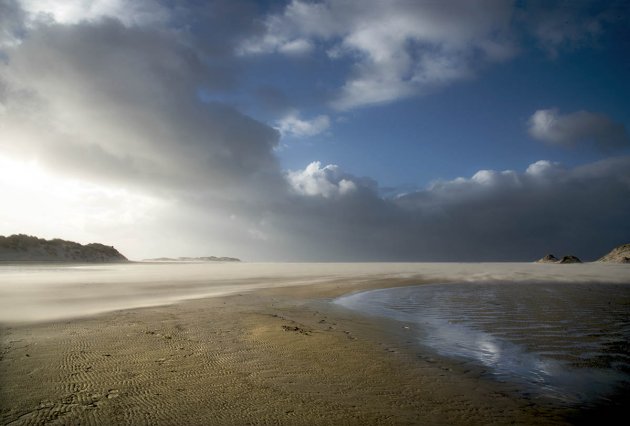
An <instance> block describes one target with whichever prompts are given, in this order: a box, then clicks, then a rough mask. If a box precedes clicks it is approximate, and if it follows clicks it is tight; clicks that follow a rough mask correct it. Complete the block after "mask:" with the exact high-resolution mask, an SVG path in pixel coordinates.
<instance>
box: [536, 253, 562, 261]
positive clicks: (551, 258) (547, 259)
mask: <svg viewBox="0 0 630 426" xmlns="http://www.w3.org/2000/svg"><path fill="white" fill-rule="evenodd" d="M558 261H559V260H558V258H557V257H556V256H554V255H553V254H548V255H546V256H545V257H543V258H542V259H538V260H537V262H538V263H556V262H558Z"/></svg>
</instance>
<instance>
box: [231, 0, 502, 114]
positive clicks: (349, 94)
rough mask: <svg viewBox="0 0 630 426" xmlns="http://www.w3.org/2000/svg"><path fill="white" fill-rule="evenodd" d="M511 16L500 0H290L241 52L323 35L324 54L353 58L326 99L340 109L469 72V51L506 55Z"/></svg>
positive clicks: (279, 48)
mask: <svg viewBox="0 0 630 426" xmlns="http://www.w3.org/2000/svg"><path fill="white" fill-rule="evenodd" d="M480 3H481V4H480ZM510 17H511V6H510V4H509V3H508V2H504V1H501V0H484V1H482V2H475V3H471V2H469V1H464V0H461V1H459V0H458V1H450V2H410V1H404V0H396V1H390V2H382V1H379V0H369V1H360V2H359V1H356V2H352V1H351V2H348V1H345V0H326V1H323V2H305V1H301V0H293V1H292V2H291V3H289V4H288V5H287V7H286V8H285V10H284V11H283V12H282V13H281V14H278V15H273V16H269V17H268V18H267V19H266V21H265V25H266V33H265V34H264V35H263V36H262V37H259V38H255V39H254V38H252V39H249V40H247V41H246V42H245V43H244V44H243V45H242V46H241V52H242V53H245V54H247V53H256V54H260V53H269V52H276V51H282V50H283V48H284V46H286V44H287V43H291V42H292V40H305V41H306V40H310V41H311V42H312V41H313V40H321V41H323V42H324V43H325V44H326V46H327V47H326V49H327V51H328V53H329V57H331V58H333V59H334V58H340V57H343V56H347V57H349V58H351V59H352V60H354V61H355V72H354V74H353V76H352V77H351V78H349V79H348V80H347V81H346V83H345V84H344V85H343V87H342V88H341V90H340V94H339V96H338V97H337V99H335V100H334V102H333V106H334V107H335V108H337V109H341V110H344V109H350V108H354V107H359V106H363V105H369V104H375V103H383V102H390V101H393V100H396V99H399V98H402V97H406V96H410V95H413V94H417V93H419V92H422V91H424V90H428V89H431V88H433V87H435V86H438V85H441V84H447V83H450V82H452V81H455V80H459V79H462V78H466V77H468V76H470V75H472V74H473V73H474V68H475V65H474V63H473V62H474V61H473V59H474V60H478V59H479V58H483V59H484V60H490V61H494V60H502V59H505V58H507V57H509V56H510V55H511V52H512V51H513V49H512V47H511V41H510V39H509V37H507V36H506V35H505V30H506V28H507V26H508V24H509V21H510Z"/></svg>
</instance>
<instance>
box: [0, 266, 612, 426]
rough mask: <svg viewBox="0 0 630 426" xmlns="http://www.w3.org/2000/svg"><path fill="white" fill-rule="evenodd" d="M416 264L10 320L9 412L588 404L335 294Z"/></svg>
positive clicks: (417, 420)
mask: <svg viewBox="0 0 630 426" xmlns="http://www.w3.org/2000/svg"><path fill="white" fill-rule="evenodd" d="M561 267H562V266H561ZM527 268H529V266H528V267H527ZM582 271H586V270H582ZM615 271H616V270H615ZM554 273H555V272H554ZM582 273H584V272H580V274H582ZM615 273H617V272H615ZM403 275H404V276H397V277H394V278H382V277H377V276H374V277H372V278H369V277H366V276H361V277H359V278H357V277H356V276H355V277H352V276H349V275H348V276H343V277H337V278H329V279H327V280H325V281H323V282H319V283H316V284H313V283H310V284H308V285H305V284H303V283H302V285H299V286H285V287H280V288H266V289H257V290H255V291H250V292H247V293H245V292H243V293H240V294H239V293H237V294H231V295H226V296H220V297H212V298H205V299H197V300H187V301H182V302H179V303H176V304H171V305H167V306H154V307H144V308H134V309H127V310H120V311H113V312H107V313H101V314H95V315H90V316H86V317H83V318H74V319H63V320H49V321H40V322H37V323H32V322H31V323H28V322H27V323H21V324H20V323H12V324H10V323H7V322H5V323H4V325H2V326H1V331H0V332H1V338H2V352H1V355H0V384H1V387H0V422H1V423H2V424H565V423H567V421H568V419H575V418H576V417H575V416H576V412H575V410H570V409H560V408H558V407H552V406H547V405H544V404H537V403H534V402H533V401H531V400H529V399H527V398H524V397H522V396H520V395H518V394H517V393H515V392H513V390H512V389H510V388H509V387H508V386H503V385H502V384H501V383H497V382H493V381H491V380H480V379H479V377H478V376H477V375H475V374H472V373H471V372H469V371H465V370H463V369H462V368H461V366H459V365H456V364H454V363H450V362H449V361H448V360H447V359H442V358H438V357H435V356H433V355H432V354H430V353H424V354H423V353H418V352H417V351H410V350H409V349H408V348H407V347H405V346H404V345H399V344H398V342H399V340H398V336H392V335H391V333H390V330H391V328H390V326H391V324H387V322H386V321H378V320H375V319H374V318H370V317H364V316H360V315H358V314H355V313H352V312H351V311H348V310H345V309H343V308H341V307H338V306H335V305H333V304H330V303H329V302H330V300H331V299H332V298H334V297H337V296H340V295H342V294H347V293H349V292H353V291H359V290H366V289H373V288H385V287H393V286H401V285H412V284H419V283H423V282H435V281H436V279H437V278H436V276H434V275H431V274H428V275H431V276H423V275H422V274H420V273H416V274H412V273H405V274H403ZM619 276H623V273H621V275H619ZM588 277H589V276H588V274H586V275H584V279H586V278H588ZM442 279H443V280H445V281H446V280H448V279H449V278H448V277H446V275H445V276H444V278H442ZM267 280H271V281H273V279H271V278H267ZM577 414H579V413H577ZM581 414H582V415H583V416H582V418H587V417H586V414H587V413H581Z"/></svg>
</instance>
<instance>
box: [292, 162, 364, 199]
mask: <svg viewBox="0 0 630 426" xmlns="http://www.w3.org/2000/svg"><path fill="white" fill-rule="evenodd" d="M286 176H287V180H288V182H289V184H290V185H291V188H292V189H293V191H295V192H296V193H297V194H300V195H305V196H311V197H312V196H321V197H324V198H330V197H339V196H343V195H346V194H349V193H352V192H354V191H356V190H357V188H358V186H357V183H355V182H354V181H353V180H352V176H350V175H346V174H345V173H343V172H342V171H341V169H340V168H339V166H336V165H334V164H329V165H327V166H325V167H321V163H320V162H319V161H314V162H312V163H311V164H309V165H308V166H306V168H305V169H304V170H298V171H289V172H288V173H287V175H286Z"/></svg>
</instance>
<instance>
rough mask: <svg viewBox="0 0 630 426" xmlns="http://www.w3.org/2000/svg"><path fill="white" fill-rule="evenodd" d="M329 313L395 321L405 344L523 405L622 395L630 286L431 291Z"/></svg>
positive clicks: (628, 362) (362, 297)
mask: <svg viewBox="0 0 630 426" xmlns="http://www.w3.org/2000/svg"><path fill="white" fill-rule="evenodd" d="M335 303H337V304H340V305H342V306H345V307H347V308H350V309H353V310H358V311H360V312H363V313H367V314H370V315H377V316H382V317H386V318H390V319H394V320H397V321H400V322H402V323H404V325H403V326H404V327H405V329H406V331H407V332H408V333H411V335H412V336H413V337H412V339H413V342H414V344H416V345H420V346H422V347H424V348H429V349H430V350H432V351H435V352H436V353H437V354H439V355H441V356H445V357H449V358H451V359H457V360H459V361H462V362H466V363H470V364H471V365H476V366H478V367H480V371H484V373H483V374H484V375H486V376H489V377H492V378H493V379H495V380H498V381H502V382H508V383H511V384H514V385H515V386H516V387H517V388H518V389H519V391H520V392H522V393H523V394H526V395H528V396H532V397H544V398H550V399H553V400H555V401H559V402H561V403H563V404H570V405H577V404H579V405H598V404H602V403H610V402H611V401H612V402H614V401H615V400H619V399H622V400H625V399H627V398H628V394H629V392H630V285H625V284H602V283H597V284H594V283H542V282H536V283H522V282H521V283H496V282H494V283H462V284H436V285H422V286H413V287H401V288H393V289H383V290H374V291H367V292H362V293H356V294H351V295H347V296H344V297H341V298H339V299H337V300H335Z"/></svg>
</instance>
